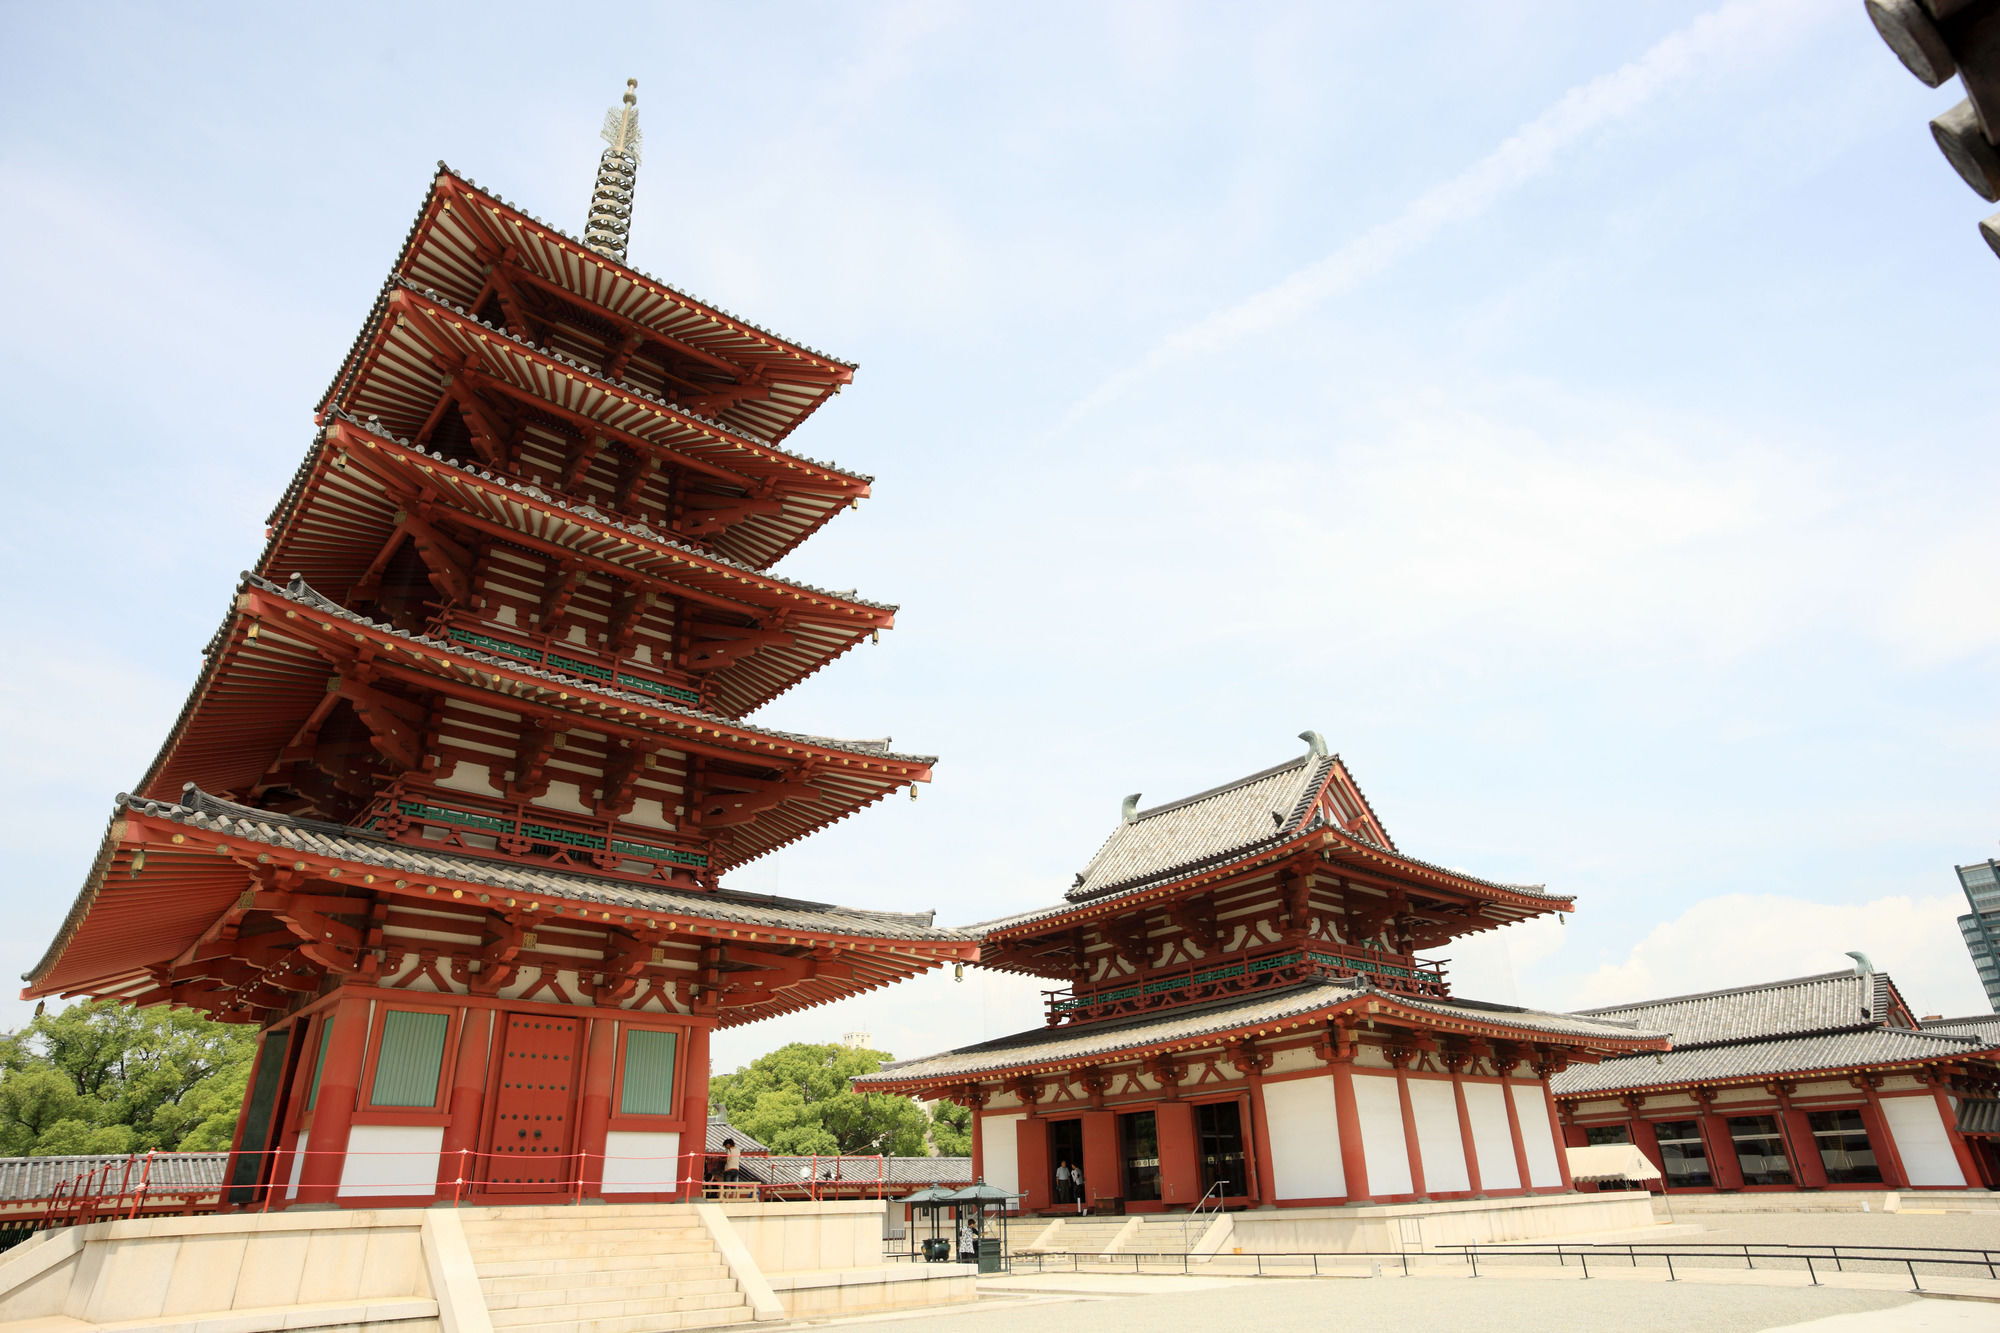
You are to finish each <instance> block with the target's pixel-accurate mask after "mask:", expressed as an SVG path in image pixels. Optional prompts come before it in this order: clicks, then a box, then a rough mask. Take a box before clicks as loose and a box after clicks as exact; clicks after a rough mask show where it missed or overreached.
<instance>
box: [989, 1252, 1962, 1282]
mask: <svg viewBox="0 0 2000 1333" xmlns="http://www.w3.org/2000/svg"><path fill="white" fill-rule="evenodd" d="M1550 1259H1554V1260H1555V1261H1556V1263H1557V1264H1558V1265H1559V1266H1561V1267H1564V1268H1569V1267H1574V1268H1576V1269H1578V1271H1579V1273H1580V1274H1581V1276H1582V1277H1583V1278H1585V1279H1588V1278H1589V1277H1590V1276H1591V1272H1590V1270H1591V1266H1592V1265H1593V1264H1595V1265H1596V1266H1597V1268H1598V1269H1599V1271H1600V1272H1601V1271H1602V1270H1603V1269H1604V1268H1606V1267H1607V1266H1613V1267H1618V1268H1652V1269H1659V1270H1664V1271H1665V1273H1666V1276H1667V1280H1668V1281H1669V1282H1675V1281H1679V1280H1680V1273H1681V1272H1682V1271H1685V1270H1691V1269H1701V1268H1738V1267H1741V1268H1746V1269H1751V1270H1755V1269H1757V1268H1759V1267H1760V1266H1761V1267H1763V1268H1764V1269H1766V1270H1773V1271H1789V1272H1803V1273H1804V1274H1805V1275H1806V1276H1807V1278H1808V1279H1809V1281H1810V1282H1811V1284H1812V1285H1813V1286H1819V1285H1820V1277H1821V1275H1822V1274H1825V1273H1888V1274H1898V1273H1900V1274H1904V1275H1907V1276H1908V1278H1909V1280H1910V1286H1911V1288H1912V1289H1914V1290H1917V1291H1922V1290H1923V1279H1924V1278H1925V1277H1932V1278H1938V1277H1959V1278H1987V1279H1994V1278H2000V1250H1973V1249H1940V1248H1936V1247H1929V1246H1915V1245H1790V1244H1774V1245H1725V1244H1706V1245H1704V1244H1676V1245H1666V1244H1659V1245H1648V1244H1636V1243H1635V1244H1629V1245H1605V1244H1593V1245H1561V1244H1549V1245H1483V1246H1482V1245H1453V1246H1440V1247H1438V1248H1436V1249H1430V1250H1338V1251H1335V1250H1324V1251H1308V1250H1294V1251H1280V1252H1275V1253H1263V1254H1237V1253H1229V1254H1158V1253H1136V1252H1135V1253H1131V1254H1084V1253H1072V1252H1069V1251H1054V1250H1051V1251H1029V1252H1026V1253H1019V1254H1016V1255H1015V1256H1014V1268H1015V1271H1016V1272H1038V1273H1039V1272H1099V1273H1121V1272H1130V1273H1193V1272H1197V1271H1204V1272H1210V1273H1215V1274H1218V1275H1220V1274H1224V1273H1227V1274H1231V1275H1243V1276H1255V1277H1320V1276H1335V1275H1338V1276H1349V1275H1352V1273H1353V1270H1354V1269H1355V1268H1356V1267H1360V1266H1366V1267H1368V1268H1370V1269H1371V1271H1372V1272H1375V1273H1386V1272H1391V1271H1399V1272H1400V1273H1401V1274H1402V1275H1403V1276H1405V1277H1407V1276H1409V1275H1410V1273H1411V1266H1412V1263H1413V1262H1414V1263H1415V1264H1417V1265H1419V1266H1423V1267H1428V1268H1431V1269H1436V1268H1437V1267H1439V1266H1441V1265H1442V1266H1454V1267H1456V1266H1461V1265H1462V1266H1463V1267H1464V1268H1465V1269H1466V1274H1465V1275H1466V1276H1468V1277H1475V1278H1476V1277H1478V1276H1479V1275H1480V1269H1481V1268H1482V1267H1484V1268H1485V1269H1487V1270H1488V1271H1489V1272H1490V1271H1492V1270H1494V1269H1496V1268H1504V1267H1513V1266H1522V1265H1527V1264H1536V1263H1539V1264H1542V1265H1544V1266H1546V1265H1547V1263H1548V1261H1549V1260H1550Z"/></svg>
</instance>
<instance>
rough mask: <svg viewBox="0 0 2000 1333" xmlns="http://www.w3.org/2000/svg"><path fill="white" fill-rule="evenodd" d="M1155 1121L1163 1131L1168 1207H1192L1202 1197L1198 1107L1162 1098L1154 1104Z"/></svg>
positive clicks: (1164, 1194) (1164, 1196)
mask: <svg viewBox="0 0 2000 1333" xmlns="http://www.w3.org/2000/svg"><path fill="white" fill-rule="evenodd" d="M1153 1123H1154V1125H1155V1126H1156V1127H1157V1128H1158V1130H1159V1135H1160V1197H1161V1198H1162V1199H1164V1200H1165V1201H1166V1203H1167V1206H1168V1207H1173V1206H1174V1205H1176V1204H1178V1205H1180V1206H1181V1207H1183V1208H1192V1207H1193V1206H1194V1205H1195V1204H1196V1203H1197V1202H1199V1201H1200V1199H1201V1162H1200V1160H1199V1159H1198V1158H1197V1156H1196V1155H1195V1145H1194V1108H1193V1107H1192V1106H1189V1105H1188V1104H1187V1103H1186V1102H1180V1101H1173V1102H1161V1103H1160V1104H1159V1105H1158V1106H1156V1107H1154V1108H1153Z"/></svg>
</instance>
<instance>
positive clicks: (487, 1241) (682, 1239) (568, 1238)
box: [465, 1231, 714, 1254]
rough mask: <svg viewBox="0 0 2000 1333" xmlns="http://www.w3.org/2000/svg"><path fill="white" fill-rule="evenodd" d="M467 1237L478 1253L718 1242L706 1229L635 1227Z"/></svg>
mask: <svg viewBox="0 0 2000 1333" xmlns="http://www.w3.org/2000/svg"><path fill="white" fill-rule="evenodd" d="M465 1239H466V1243H467V1244H469V1245H470V1246H472V1249H473V1252H474V1253H478V1252H480V1251H482V1250H518V1249H520V1248H521V1247H523V1246H525V1245H540V1246H543V1247H545V1248H549V1249H565V1250H578V1251H581V1250H596V1251H599V1252H601V1253H610V1252H611V1250H610V1247H612V1246H623V1245H643V1246H646V1247H647V1248H649V1249H653V1250H657V1251H659V1252H660V1253H661V1254H685V1253H686V1252H687V1251H689V1250H705V1249H707V1248H708V1247H709V1246H710V1245H712V1244H714V1241H713V1240H711V1239H710V1237H709V1234H708V1232H706V1231H635V1232H631V1233H629V1234H628V1233H625V1232H620V1231H502V1232H497V1233H489V1234H480V1235H472V1236H467V1237H466V1238H465Z"/></svg>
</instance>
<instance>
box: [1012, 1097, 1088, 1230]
mask: <svg viewBox="0 0 2000 1333" xmlns="http://www.w3.org/2000/svg"><path fill="white" fill-rule="evenodd" d="M1014 1161H1015V1164H1016V1167H1017V1169H1018V1170H1019V1171H1020V1173H1021V1179H1020V1183H1019V1184H1018V1185H1016V1186H1015V1188H1017V1189H1019V1190H1020V1191H1021V1211H1022V1212H1024V1213H1031V1212H1034V1211H1035V1210H1036V1209H1038V1208H1048V1207H1051V1206H1053V1205H1054V1203H1055V1196H1054V1195H1052V1194H1051V1193H1049V1183H1050V1181H1051V1180H1052V1179H1053V1177H1052V1176H1050V1175H1049V1172H1050V1170H1051V1169H1052V1168H1051V1167H1050V1166H1049V1122H1048V1121H1046V1120H1044V1119H1042V1118H1041V1117H1040V1116H1038V1115H1035V1114H1033V1106H1032V1104H1030V1107H1029V1114H1028V1115H1025V1116H1022V1117H1021V1119H1020V1120H1019V1121H1018V1122H1016V1123H1015V1125H1014ZM1086 1183H1087V1182H1086Z"/></svg>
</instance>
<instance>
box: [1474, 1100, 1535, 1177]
mask: <svg viewBox="0 0 2000 1333" xmlns="http://www.w3.org/2000/svg"><path fill="white" fill-rule="evenodd" d="M1465 1113H1466V1114H1467V1115H1469V1116H1471V1117H1472V1147H1473V1151H1474V1155H1475V1156H1476V1157H1478V1158H1479V1184H1480V1188H1481V1189H1482V1190H1511V1189H1516V1188H1519V1186H1520V1184H1521V1169H1520V1167H1518V1166H1517V1165H1516V1164H1515V1162H1514V1135H1513V1132H1512V1131H1511V1130H1509V1129H1508V1128H1507V1094H1506V1093H1504V1092H1502V1091H1500V1085H1499V1084H1498V1083H1468V1084H1466V1085H1465Z"/></svg>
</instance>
